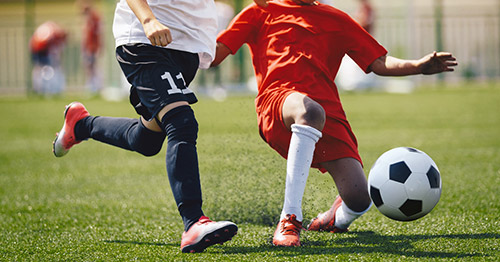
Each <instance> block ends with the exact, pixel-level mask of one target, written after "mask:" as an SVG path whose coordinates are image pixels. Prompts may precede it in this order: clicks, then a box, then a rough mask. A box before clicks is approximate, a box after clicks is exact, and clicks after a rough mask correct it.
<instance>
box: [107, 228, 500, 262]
mask: <svg viewBox="0 0 500 262" xmlns="http://www.w3.org/2000/svg"><path fill="white" fill-rule="evenodd" d="M314 234H330V233H316V232H314ZM311 237H312V235H309V236H306V237H303V239H302V246H301V247H275V246H273V245H272V244H271V240H272V237H270V238H269V239H268V240H267V241H266V244H264V245H260V246H253V247H246V246H245V247H234V246H219V245H216V246H212V247H211V248H215V249H217V250H218V251H216V253H220V251H222V252H223V253H225V254H251V253H256V254H257V253H272V254H273V255H274V256H276V257H294V256H299V255H301V256H302V255H341V254H371V253H373V254H374V253H379V254H392V255H400V256H406V257H414V258H472V257H489V256H490V255H488V254H484V253H478V252H477V251H476V250H470V252H467V251H463V252H445V251H439V250H436V247H434V246H429V247H427V248H426V250H422V249H420V248H418V249H417V248H415V246H414V245H413V242H415V241H421V240H432V239H457V240H473V239H479V240H481V239H491V240H492V239H500V234H493V233H483V234H448V235H395V236H387V235H379V234H377V233H375V232H372V231H359V232H349V233H346V234H343V235H342V237H337V236H335V237H332V238H331V239H329V240H309V239H311ZM104 242H105V243H113V244H128V245H150V246H169V247H178V246H179V243H158V242H141V241H129V240H104ZM471 249H473V247H471ZM205 252H206V253H212V252H211V251H210V249H207V250H206V251H205Z"/></svg>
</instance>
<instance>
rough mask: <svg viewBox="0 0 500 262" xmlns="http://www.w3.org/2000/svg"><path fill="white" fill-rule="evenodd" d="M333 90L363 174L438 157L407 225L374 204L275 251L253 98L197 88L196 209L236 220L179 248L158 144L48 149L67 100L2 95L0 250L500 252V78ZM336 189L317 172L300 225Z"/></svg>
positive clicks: (381, 257)
mask: <svg viewBox="0 0 500 262" xmlns="http://www.w3.org/2000/svg"><path fill="white" fill-rule="evenodd" d="M341 96H342V99H343V103H344V106H345V109H346V112H347V114H348V118H349V120H350V122H351V124H352V126H353V129H354V131H355V133H356V134H357V136H358V140H359V144H360V152H361V155H362V157H363V159H364V163H365V171H366V172H368V170H369V168H370V166H371V165H372V164H373V162H374V161H375V159H376V158H377V157H378V156H379V155H380V154H382V153H383V152H384V151H386V150H389V149H391V148H393V147H398V146H412V147H416V148H419V149H421V150H423V151H425V152H427V153H428V154H429V155H430V156H431V157H432V158H433V159H434V160H435V162H436V163H437V165H438V166H439V168H440V170H441V173H442V180H443V193H442V196H441V201H440V202H439V203H438V205H437V206H436V208H435V209H434V210H433V211H432V212H431V213H430V214H429V215H427V216H425V217H424V218H422V219H419V220H417V221H413V222H406V223H403V222H397V221H393V220H390V219H388V218H385V217H384V216H383V215H381V214H380V213H379V212H378V211H377V210H376V208H372V209H371V210H370V211H369V212H368V213H367V214H366V215H364V216H363V217H361V218H360V219H358V220H357V221H356V222H355V223H354V224H352V225H351V228H350V230H351V231H350V232H349V233H346V234H335V235H334V234H330V233H317V232H303V234H302V238H301V239H302V242H303V246H302V247H299V248H276V247H273V246H272V245H271V244H270V239H271V236H272V233H273V232H274V229H275V223H276V222H277V219H278V217H279V213H280V211H281V204H282V197H283V192H284V181H285V171H284V170H285V165H286V163H285V160H283V159H281V158H280V157H279V156H278V154H276V153H275V152H274V151H273V150H272V149H270V148H269V147H268V146H267V145H266V144H265V143H264V142H263V141H262V140H261V139H260V137H259V135H258V131H257V125H256V117H255V113H254V108H253V97H250V96H248V97H234V98H231V99H229V100H227V101H226V102H223V103H219V102H215V101H212V100H210V99H206V98H205V99H201V101H200V102H199V103H198V104H196V105H195V106H194V109H195V112H196V115H197V118H198V120H199V123H200V134H199V140H198V151H199V159H200V169H201V173H202V174H201V179H202V187H203V194H204V201H205V202H204V211H205V213H206V214H207V215H208V216H210V217H211V218H212V219H214V220H226V219H227V220H232V221H234V222H236V223H238V225H239V228H240V230H239V233H238V235H237V236H236V237H235V238H234V239H233V240H232V241H230V242H228V243H226V244H224V245H217V246H214V247H210V248H208V249H207V250H206V251H205V252H204V253H201V254H182V253H180V249H179V245H180V239H181V234H182V222H181V219H180V217H179V215H178V213H177V210H176V207H175V203H174V200H173V197H172V193H171V192H170V187H169V185H168V179H167V175H166V171H165V166H164V165H165V164H164V163H165V162H164V157H165V156H164V149H165V147H164V149H163V152H162V153H161V154H159V155H157V156H155V157H151V158H145V157H142V156H140V155H138V154H137V153H133V152H128V151H124V150H121V149H117V148H114V147H111V146H108V145H104V144H101V143H99V142H96V141H88V142H84V143H82V144H80V145H77V146H76V147H74V148H73V149H72V150H71V152H70V153H69V154H68V155H67V156H65V157H64V158H61V159H57V158H55V157H54V156H53V155H52V152H51V146H52V140H53V138H54V133H55V132H56V131H58V130H59V129H60V127H61V125H62V120H63V114H62V113H63V110H64V105H65V104H67V103H69V102H71V101H73V99H74V98H57V99H22V98H19V99H15V98H0V116H1V117H0V119H1V121H2V124H1V128H0V143H1V146H0V208H1V209H0V210H1V211H0V233H1V237H0V260H1V261H61V260H63V261H135V260H140V261H224V260H225V261H291V260H304V261H334V260H338V261H346V260H353V261H500V197H499V192H500V87H499V86H498V85H497V86H474V87H467V88H464V87H460V88H428V89H424V90H419V91H417V92H415V93H413V94H410V95H398V94H385V93H353V94H351V93H345V94H342V95H341ZM81 101H82V102H84V103H85V105H86V106H87V108H88V109H89V111H90V112H91V113H92V114H94V115H108V116H124V117H135V114H134V112H133V109H132V108H131V107H130V106H129V105H128V103H127V102H105V101H102V100H98V99H83V100H81ZM165 146H166V145H165ZM335 195H336V189H335V187H334V185H333V182H332V180H331V178H330V177H329V176H328V175H327V174H321V173H320V172H318V171H316V170H313V171H312V172H311V175H310V176H309V181H308V185H307V188H306V195H305V197H304V207H303V209H304V216H305V220H306V221H305V223H308V221H309V220H310V219H311V218H313V217H314V216H315V215H316V214H317V213H319V212H322V211H324V210H326V209H328V208H329V206H330V204H331V202H332V201H333V199H334V197H335Z"/></svg>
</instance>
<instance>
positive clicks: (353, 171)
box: [308, 158, 371, 232]
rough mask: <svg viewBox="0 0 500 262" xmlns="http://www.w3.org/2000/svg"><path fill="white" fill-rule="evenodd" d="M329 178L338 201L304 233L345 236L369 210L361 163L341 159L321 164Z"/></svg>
mask: <svg viewBox="0 0 500 262" xmlns="http://www.w3.org/2000/svg"><path fill="white" fill-rule="evenodd" d="M321 166H322V167H323V168H325V169H326V170H327V171H328V172H329V173H330V175H331V176H332V178H333V180H334V182H335V184H336V186H337V190H338V192H339V195H340V196H339V197H337V199H336V200H335V202H334V204H333V205H332V207H331V208H330V209H329V210H328V211H326V212H324V213H321V214H319V215H318V216H317V217H316V218H314V219H313V220H312V221H311V224H310V225H309V226H308V230H313V231H330V232H345V231H347V228H348V227H349V225H350V224H351V223H352V222H353V221H354V220H356V219H357V218H358V217H360V216H361V215H363V214H364V213H366V212H367V211H368V210H369V209H370V206H371V200H370V196H369V194H368V188H367V181H366V176H365V174H364V172H363V168H362V166H361V163H360V162H359V161H358V160H356V159H354V158H341V159H338V160H333V161H329V162H324V163H321Z"/></svg>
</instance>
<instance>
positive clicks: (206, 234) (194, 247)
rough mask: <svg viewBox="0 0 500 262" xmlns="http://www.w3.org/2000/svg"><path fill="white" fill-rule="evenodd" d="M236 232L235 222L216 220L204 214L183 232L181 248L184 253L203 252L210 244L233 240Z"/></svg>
mask: <svg viewBox="0 0 500 262" xmlns="http://www.w3.org/2000/svg"><path fill="white" fill-rule="evenodd" d="M236 233H238V227H237V226H236V224H234V223H233V222H229V221H220V222H215V221H212V220H210V219H209V218H208V217H206V216H202V217H200V219H199V220H198V222H196V223H194V224H193V225H192V226H191V228H189V230H188V231H187V232H184V233H182V240H181V250H182V252H183V253H197V252H203V250H205V248H207V247H209V246H212V245H215V244H222V243H224V242H226V241H229V240H231V239H232V238H233V236H235V235H236Z"/></svg>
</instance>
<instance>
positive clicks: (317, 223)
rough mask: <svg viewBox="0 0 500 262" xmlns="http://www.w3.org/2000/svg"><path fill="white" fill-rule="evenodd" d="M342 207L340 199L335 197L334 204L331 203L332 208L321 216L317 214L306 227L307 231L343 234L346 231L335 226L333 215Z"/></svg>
mask: <svg viewBox="0 0 500 262" xmlns="http://www.w3.org/2000/svg"><path fill="white" fill-rule="evenodd" d="M340 205H342V198H340V196H337V198H336V199H335V202H333V205H332V207H331V208H330V209H329V210H328V211H326V212H324V213H321V214H318V216H317V217H315V218H314V219H313V220H312V221H311V223H310V224H309V225H308V226H307V230H311V231H327V232H332V233H343V232H347V231H348V229H341V228H338V227H336V226H335V213H336V212H337V209H338V208H339V207H340Z"/></svg>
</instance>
